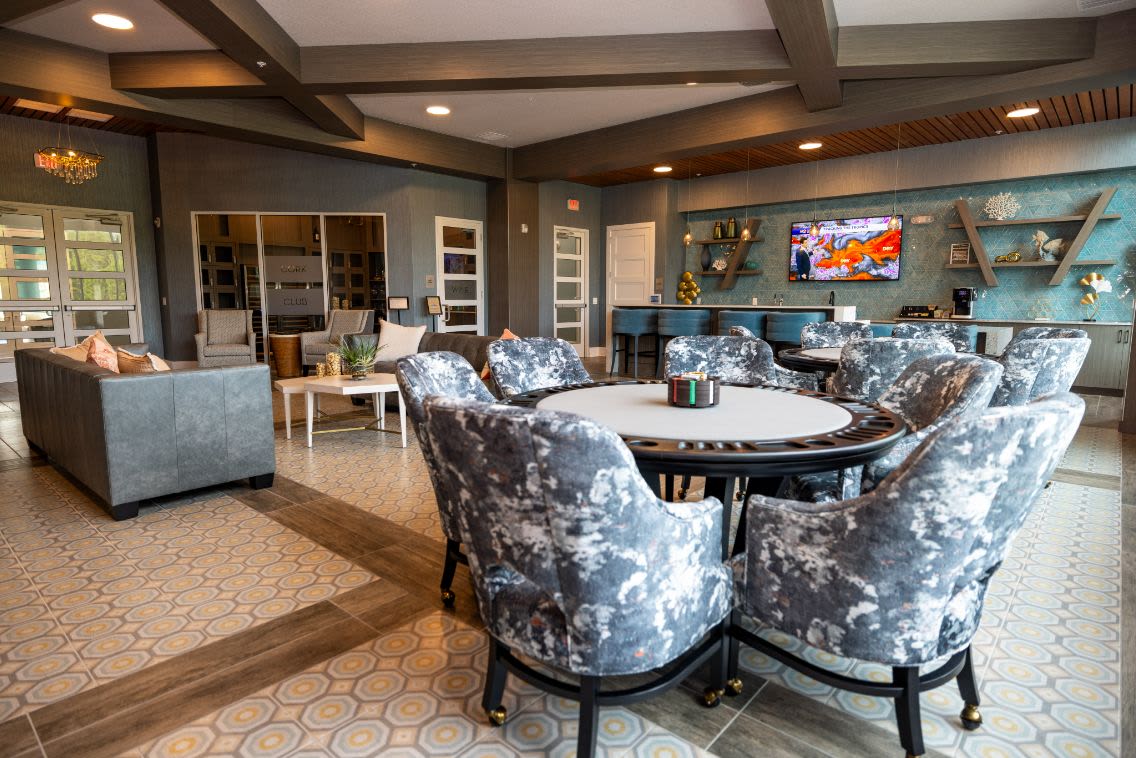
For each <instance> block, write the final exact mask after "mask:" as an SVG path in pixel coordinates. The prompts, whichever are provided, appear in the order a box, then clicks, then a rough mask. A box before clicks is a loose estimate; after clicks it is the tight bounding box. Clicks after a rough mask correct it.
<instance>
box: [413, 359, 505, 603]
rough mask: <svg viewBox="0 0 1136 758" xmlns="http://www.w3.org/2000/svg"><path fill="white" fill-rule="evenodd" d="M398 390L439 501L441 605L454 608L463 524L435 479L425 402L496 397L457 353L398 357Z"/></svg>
mask: <svg viewBox="0 0 1136 758" xmlns="http://www.w3.org/2000/svg"><path fill="white" fill-rule="evenodd" d="M395 376H396V377H397V379H398V388H399V390H400V391H401V392H402V398H403V401H404V402H405V403H406V414H407V415H408V416H410V420H411V421H413V422H414V433H415V435H416V436H417V437H418V447H419V448H420V449H421V450H422V457H423V459H425V461H426V469H427V471H429V472H430V482H431V484H433V485H434V499H435V500H436V501H437V502H438V520H439V521H441V524H442V534H444V535H445V536H446V555H445V559H444V563H443V564H442V585H441V588H442V603H443V604H444V605H445V606H446V607H447V608H452V607H453V605H454V591H453V590H452V589H450V587H451V585H452V584H453V581H454V572H455V571H456V570H457V567H458V564H459V563H467V562H468V561H467V559H466V557H465V554H463V553H462V551H461V543H462V538H461V525H460V524H459V523H458V516H457V507H458V506H457V501H456V500H455V498H454V497H453V496H452V495H451V494H449V493H447V492H446V491H445V489H444V488H443V487H442V486H441V485H442V484H443V483H442V482H440V481H439V480H438V478H437V477H436V476H435V470H436V469H437V467H436V466H435V465H434V448H433V446H432V445H431V444H430V439H429V437H428V436H427V434H426V411H425V408H424V403H425V402H426V398H427V397H429V396H430V395H441V396H443V397H452V398H459V399H462V400H476V401H478V402H482V403H492V402H493V400H494V398H493V395H491V394H490V393H489V390H488V389H486V387H485V384H484V383H483V382H482V381H481V377H480V376H478V375H477V372H476V371H474V370H473V367H472V366H470V365H469V361H467V360H466V359H465V358H463V357H461V356H460V355H458V354H457V353H448V352H436V353H418V354H416V355H408V356H405V357H403V358H399V359H398V362H397V363H396V365H395Z"/></svg>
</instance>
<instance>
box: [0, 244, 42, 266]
mask: <svg viewBox="0 0 1136 758" xmlns="http://www.w3.org/2000/svg"><path fill="white" fill-rule="evenodd" d="M0 268H14V269H20V270H21V271H47V248H46V247H40V246H38V245H0Z"/></svg>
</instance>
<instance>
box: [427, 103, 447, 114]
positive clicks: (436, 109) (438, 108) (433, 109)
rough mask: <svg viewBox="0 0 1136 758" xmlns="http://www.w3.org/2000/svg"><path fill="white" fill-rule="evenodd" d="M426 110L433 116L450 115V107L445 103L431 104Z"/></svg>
mask: <svg viewBox="0 0 1136 758" xmlns="http://www.w3.org/2000/svg"><path fill="white" fill-rule="evenodd" d="M426 112H427V113H429V114H430V115H431V116H448V115H450V109H449V108H447V107H446V106H444V105H431V106H430V107H428V108H427V109H426Z"/></svg>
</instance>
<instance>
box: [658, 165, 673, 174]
mask: <svg viewBox="0 0 1136 758" xmlns="http://www.w3.org/2000/svg"><path fill="white" fill-rule="evenodd" d="M673 170H674V169H673V168H671V167H670V166H655V168H654V172H655V173H656V174H669V173H670V172H671V171H673Z"/></svg>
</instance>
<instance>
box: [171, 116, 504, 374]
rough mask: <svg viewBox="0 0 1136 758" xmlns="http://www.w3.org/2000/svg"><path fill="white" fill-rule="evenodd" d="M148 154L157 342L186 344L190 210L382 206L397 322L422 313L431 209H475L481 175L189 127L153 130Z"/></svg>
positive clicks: (178, 353)
mask: <svg viewBox="0 0 1136 758" xmlns="http://www.w3.org/2000/svg"><path fill="white" fill-rule="evenodd" d="M157 155H158V158H157V162H158V170H159V176H160V184H161V203H162V208H161V214H162V235H163V242H164V244H163V248H164V255H165V260H164V264H165V265H164V270H165V276H164V280H163V282H162V294H163V295H164V296H166V297H167V298H168V303H169V304H168V306H167V308H166V309H165V310H164V312H163V316H165V320H164V326H165V329H166V334H167V339H166V344H167V352H169V353H170V354H171V356H172V357H174V358H191V357H192V356H193V354H194V347H193V331H194V318H195V314H196V311H197V294H196V291H195V289H194V266H195V265H196V260H197V258H196V252H195V251H194V249H193V229H192V221H191V215H190V214H191V213H192V212H193V211H234V212H257V211H259V212H305V213H386V214H387V251H388V254H387V261H388V291H389V292H390V293H391V294H395V295H409V296H410V298H411V300H412V302H413V306H412V310H411V312H410V314H407V315H405V316H404V323H428V317H427V316H426V314H425V307H424V305H423V302H422V298H423V297H424V296H425V295H430V294H437V289H436V287H435V288H429V289H428V288H427V287H426V282H425V277H426V275H427V274H435V273H436V271H435V244H434V217H435V216H452V217H457V218H470V219H476V220H484V219H485V184H484V182H480V181H475V180H471V179H461V178H457V177H451V176H444V175H441V174H431V173H427V172H423V171H415V170H412V169H403V168H393V167H389V166H381V165H377V164H372V163H363V162H360V161H352V160H348V159H343V158H329V157H327V156H323V155H315V154H311V153H303V152H298V151H294V150H285V149H281V148H275V147H267V146H263V145H251V144H247V143H242V142H234V141H230V140H223V139H216V138H213V137H204V136H199V135H192V134H165V133H163V134H159V135H158V139H157Z"/></svg>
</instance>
